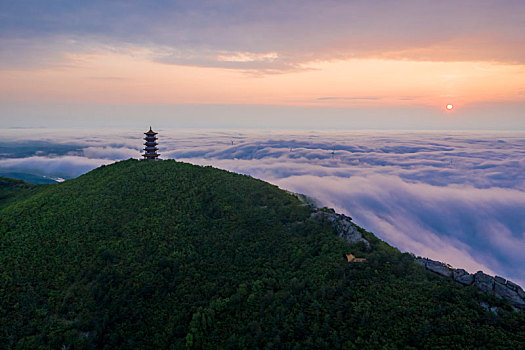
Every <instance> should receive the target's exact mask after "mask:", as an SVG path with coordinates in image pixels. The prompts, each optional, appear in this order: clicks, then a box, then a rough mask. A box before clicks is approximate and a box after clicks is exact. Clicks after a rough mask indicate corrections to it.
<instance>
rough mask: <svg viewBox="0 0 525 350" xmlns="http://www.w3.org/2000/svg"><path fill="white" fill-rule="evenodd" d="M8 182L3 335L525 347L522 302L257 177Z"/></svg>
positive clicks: (149, 342)
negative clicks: (352, 227) (428, 263)
mask: <svg viewBox="0 0 525 350" xmlns="http://www.w3.org/2000/svg"><path fill="white" fill-rule="evenodd" d="M2 181H3V182H2ZM2 181H0V248H1V254H0V267H1V271H0V272H1V275H0V348H6V349H34V348H41V349H57V348H65V349H98V348H106V349H149V348H159V349H180V348H195V349H201V348H206V349H215V348H231V349H239V348H242V349H245V348H253V349H257V348H260V349H279V348H281V349H294V348H297V349H300V348H330V349H354V348H356V349H357V348H371V349H377V348H392V349H395V348H441V349H450V348H500V349H511V348H514V349H518V348H522V347H523V345H524V344H525V313H524V312H515V311H513V309H512V307H511V305H510V304H509V303H508V302H506V301H504V300H500V299H496V298H494V297H492V296H490V295H486V294H484V293H480V292H479V290H478V289H477V288H476V287H474V286H462V285H460V284H458V283H456V282H454V281H453V280H451V279H445V278H441V277H440V276H437V275H435V274H433V273H432V272H429V271H426V270H425V269H424V268H422V267H421V266H419V265H418V264H417V263H416V262H415V260H414V257H413V256H411V255H410V254H401V253H400V252H399V251H397V250H396V249H395V248H392V247H390V246H389V245H387V244H386V243H384V242H382V241H381V240H379V239H377V238H376V237H375V236H374V235H373V234H371V233H369V232H366V231H365V230H363V229H360V228H359V231H360V233H361V234H362V235H363V236H364V238H365V239H366V240H367V241H368V242H369V247H368V246H367V245H366V244H364V243H363V242H359V243H357V244H350V243H348V242H347V241H345V240H343V239H341V238H340V237H338V235H337V230H336V228H334V225H333V224H332V223H331V222H330V221H329V220H323V219H322V217H323V216H319V215H312V211H313V209H312V208H311V207H310V206H307V205H304V203H303V202H301V201H300V200H298V199H297V198H296V197H295V196H293V195H291V194H289V193H286V192H285V191H282V190H280V189H278V188H277V187H275V186H272V185H270V184H267V183H265V182H263V181H260V180H256V179H253V178H251V177H249V176H245V175H238V174H234V173H230V172H227V171H223V170H218V169H214V168H211V167H200V166H194V165H190V164H185V163H180V162H175V161H173V160H166V161H137V160H127V161H122V162H118V163H115V164H113V165H110V166H106V167H101V168H98V169H95V170H93V171H91V172H90V173H88V174H85V175H83V176H80V177H78V178H76V179H73V180H68V181H65V182H63V183H60V184H53V185H38V186H36V185H28V184H25V183H23V182H17V181H12V180H6V179H2ZM320 217H321V218H320ZM349 253H352V254H354V255H355V256H358V257H363V258H366V261H365V262H362V263H348V262H347V261H346V259H345V258H344V256H345V254H349ZM480 302H485V303H488V304H490V305H492V306H497V307H498V310H497V312H496V313H494V312H490V311H486V310H484V309H483V308H482V307H481V306H480Z"/></svg>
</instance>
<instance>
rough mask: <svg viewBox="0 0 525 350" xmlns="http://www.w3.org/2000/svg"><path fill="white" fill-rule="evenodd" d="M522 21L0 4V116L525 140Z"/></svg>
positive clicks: (361, 5)
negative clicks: (509, 134) (458, 133)
mask: <svg viewBox="0 0 525 350" xmlns="http://www.w3.org/2000/svg"><path fill="white" fill-rule="evenodd" d="M524 13H525V2H524V1H521V0H506V1H486V0H472V1H469V0H465V1H456V0H454V1H426V0H417V1H416V0H404V1H337V0H327V1H264V2H261V1H234V0H230V1H220V0H219V1H167V0H166V1H154V2H149V1H133V0H131V1H111V2H109V1H65V0H64V1H10V0H2V1H0V48H1V49H0V118H1V120H2V124H3V125H2V127H4V128H5V127H42V126H67V127H75V126H100V125H102V124H105V125H108V126H111V127H118V126H122V125H123V124H126V125H143V124H144V123H145V122H146V123H147V124H149V123H155V122H156V123H157V125H159V124H161V125H162V126H165V127H200V128H203V127H204V128H298V129H300V128H312V129H315V128H348V129H352V128H369V129H374V128H380V129H396V128H400V129H512V130H516V129H525V35H523V33H525V21H524V20H523V14H524ZM447 104H452V105H453V106H454V108H453V109H452V110H450V111H447V110H446V108H445V106H446V105H447Z"/></svg>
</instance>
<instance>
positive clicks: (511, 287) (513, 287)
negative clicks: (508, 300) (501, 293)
mask: <svg viewBox="0 0 525 350" xmlns="http://www.w3.org/2000/svg"><path fill="white" fill-rule="evenodd" d="M507 287H509V288H510V289H512V290H514V291H516V292H517V291H518V288H520V286H518V285H517V284H516V283H514V282H512V281H509V280H507Z"/></svg>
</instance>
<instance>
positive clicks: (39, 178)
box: [0, 172, 58, 184]
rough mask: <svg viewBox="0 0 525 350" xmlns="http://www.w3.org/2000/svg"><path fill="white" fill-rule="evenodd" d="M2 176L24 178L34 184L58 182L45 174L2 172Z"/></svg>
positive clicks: (0, 173) (0, 175) (0, 174)
mask: <svg viewBox="0 0 525 350" xmlns="http://www.w3.org/2000/svg"><path fill="white" fill-rule="evenodd" d="M0 177H8V178H13V179H19V180H24V181H26V182H29V183H32V184H54V183H57V182H58V181H56V180H53V179H50V178H48V177H45V176H41V175H34V174H28V173H20V172H0Z"/></svg>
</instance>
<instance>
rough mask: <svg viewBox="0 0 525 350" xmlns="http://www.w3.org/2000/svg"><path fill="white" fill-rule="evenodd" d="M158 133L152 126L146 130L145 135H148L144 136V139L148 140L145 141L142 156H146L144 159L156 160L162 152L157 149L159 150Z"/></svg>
mask: <svg viewBox="0 0 525 350" xmlns="http://www.w3.org/2000/svg"><path fill="white" fill-rule="evenodd" d="M157 134H158V133H156V132H155V131H153V130H152V129H151V126H150V127H149V130H148V131H146V132H145V133H144V135H146V137H144V140H145V141H146V142H144V146H146V147H144V154H142V156H143V157H144V159H151V160H156V159H157V158H158V157H159V156H160V154H158V153H157V151H158V150H159V149H158V148H157V140H158V139H157V136H155V135H157Z"/></svg>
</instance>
